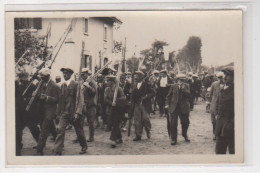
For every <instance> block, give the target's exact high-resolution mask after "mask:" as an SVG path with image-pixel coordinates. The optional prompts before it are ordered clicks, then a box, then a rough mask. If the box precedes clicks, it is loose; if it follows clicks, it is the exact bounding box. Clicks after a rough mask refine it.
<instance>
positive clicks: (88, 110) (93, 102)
mask: <svg viewBox="0 0 260 179" xmlns="http://www.w3.org/2000/svg"><path fill="white" fill-rule="evenodd" d="M91 74H92V72H91V71H90V70H89V69H87V68H83V69H82V71H81V77H82V80H83V81H84V82H83V85H82V86H81V88H82V90H83V94H84V105H85V107H84V108H83V109H84V110H83V111H84V115H85V116H86V117H87V120H88V125H89V139H88V140H87V142H93V141H94V121H95V120H96V107H97V84H96V82H95V81H94V80H92V81H91V82H89V83H88V82H86V80H87V79H88V78H89V76H90V75H91Z"/></svg>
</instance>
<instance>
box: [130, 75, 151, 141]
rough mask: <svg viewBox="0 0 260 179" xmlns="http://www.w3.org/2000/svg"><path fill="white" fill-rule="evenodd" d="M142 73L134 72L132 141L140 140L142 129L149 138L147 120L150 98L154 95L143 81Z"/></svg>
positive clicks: (148, 120)
mask: <svg viewBox="0 0 260 179" xmlns="http://www.w3.org/2000/svg"><path fill="white" fill-rule="evenodd" d="M143 78H144V73H143V72H142V71H136V72H135V81H136V84H135V85H134V89H133V101H134V105H135V107H134V124H135V134H136V137H135V138H134V141H139V140H141V137H142V132H143V128H145V131H146V135H147V138H148V139H149V138H150V137H151V133H150V130H151V122H150V119H149V114H148V112H147V110H149V108H150V105H151V98H152V97H153V96H154V95H155V91H154V90H153V88H152V87H151V86H150V85H149V84H148V83H147V82H145V81H143Z"/></svg>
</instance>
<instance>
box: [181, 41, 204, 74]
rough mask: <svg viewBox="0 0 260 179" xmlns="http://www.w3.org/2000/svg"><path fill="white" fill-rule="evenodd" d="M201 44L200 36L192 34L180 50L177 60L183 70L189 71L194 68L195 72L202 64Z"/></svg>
mask: <svg viewBox="0 0 260 179" xmlns="http://www.w3.org/2000/svg"><path fill="white" fill-rule="evenodd" d="M201 46H202V42H201V39H200V37H195V36H191V37H190V38H189V39H188V41H187V43H186V45H185V46H184V47H183V48H182V49H180V50H179V51H178V54H177V56H176V60H177V62H178V63H179V66H180V68H181V71H186V72H187V71H190V70H192V71H193V72H197V70H198V68H199V67H200V66H201V64H202V58H201ZM190 68H191V69H190Z"/></svg>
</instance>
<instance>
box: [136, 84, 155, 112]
mask: <svg viewBox="0 0 260 179" xmlns="http://www.w3.org/2000/svg"><path fill="white" fill-rule="evenodd" d="M154 95H155V90H154V88H152V86H151V85H149V84H148V83H146V82H142V85H141V86H140V88H139V89H137V83H136V84H135V85H134V90H133V101H134V103H137V104H140V103H141V102H142V104H143V106H144V108H145V109H146V111H147V112H148V113H151V112H152V104H151V103H152V102H151V98H152V97H153V96H154ZM142 98H144V99H143V100H142Z"/></svg>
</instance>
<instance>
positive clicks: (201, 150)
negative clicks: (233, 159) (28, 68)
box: [22, 102, 215, 155]
mask: <svg viewBox="0 0 260 179" xmlns="http://www.w3.org/2000/svg"><path fill="white" fill-rule="evenodd" d="M151 123H152V130H151V134H152V136H151V139H147V137H146V134H145V131H144V133H143V137H142V140H141V141H138V142H134V141H133V138H134V137H135V136H134V127H133V126H132V131H131V136H130V137H127V132H123V133H122V135H123V144H120V145H118V146H117V148H115V149H112V148H110V140H109V136H110V133H109V132H105V131H104V130H103V129H96V130H95V142H92V143H88V152H87V153H86V154H85V155H152V154H214V147H215V143H214V141H213V140H212V139H213V134H212V124H211V120H210V114H209V113H206V112H205V102H198V104H197V105H195V106H194V110H193V111H191V113H190V127H189V130H188V136H189V138H190V140H191V142H190V143H186V142H185V141H184V139H183V137H182V136H181V126H180V122H179V126H178V143H177V145H176V146H172V145H170V140H169V137H168V133H167V128H166V125H167V121H166V118H165V117H159V115H158V114H156V115H151ZM84 130H85V134H86V138H88V127H87V126H85V127H84ZM75 138H76V133H75V131H74V129H71V130H67V131H66V136H65V144H64V145H65V147H64V150H63V154H64V155H78V153H79V151H80V150H81V147H80V146H79V144H78V143H77V144H73V143H72V140H74V139H75ZM23 144H24V146H23V150H22V155H35V153H36V151H35V150H34V149H32V147H33V146H35V145H36V142H35V141H34V139H33V138H32V136H31V134H30V132H29V130H28V129H27V128H26V129H25V130H24V134H23ZM53 146H54V142H52V141H51V140H50V139H49V138H48V140H47V144H46V148H45V149H44V154H45V155H54V153H53V152H52V150H53Z"/></svg>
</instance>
